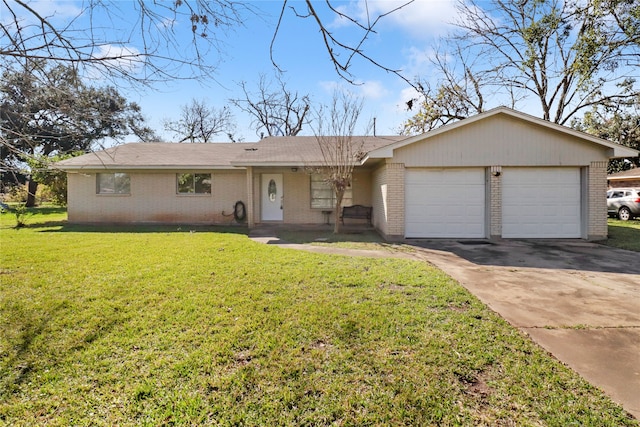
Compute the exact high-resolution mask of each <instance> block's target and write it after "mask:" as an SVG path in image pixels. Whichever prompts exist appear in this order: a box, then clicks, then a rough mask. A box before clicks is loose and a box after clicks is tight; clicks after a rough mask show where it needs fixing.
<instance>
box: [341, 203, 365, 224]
mask: <svg viewBox="0 0 640 427" xmlns="http://www.w3.org/2000/svg"><path fill="white" fill-rule="evenodd" d="M372 211H373V208H372V207H371V206H362V205H354V206H344V207H343V208H342V215H340V221H342V223H343V224H344V219H345V218H351V219H366V220H367V223H368V224H369V225H371V212H372Z"/></svg>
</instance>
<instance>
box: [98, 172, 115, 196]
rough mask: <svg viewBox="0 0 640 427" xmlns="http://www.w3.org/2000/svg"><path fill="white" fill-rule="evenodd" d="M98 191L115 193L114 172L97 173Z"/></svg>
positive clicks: (100, 192)
mask: <svg viewBox="0 0 640 427" xmlns="http://www.w3.org/2000/svg"><path fill="white" fill-rule="evenodd" d="M96 182H97V185H98V188H97V191H98V193H99V194H113V193H115V189H116V185H115V174H112V173H99V174H98V175H97V180H96Z"/></svg>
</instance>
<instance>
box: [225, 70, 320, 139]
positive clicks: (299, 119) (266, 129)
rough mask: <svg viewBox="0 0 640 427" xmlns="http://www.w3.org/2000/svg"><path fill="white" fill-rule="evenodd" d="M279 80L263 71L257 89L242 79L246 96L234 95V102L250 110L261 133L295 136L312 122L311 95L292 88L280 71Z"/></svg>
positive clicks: (255, 127) (247, 110)
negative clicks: (249, 86)
mask: <svg viewBox="0 0 640 427" xmlns="http://www.w3.org/2000/svg"><path fill="white" fill-rule="evenodd" d="M276 80H277V81H276V82H275V83H274V82H273V81H269V80H267V78H266V77H265V76H264V75H261V76H260V79H259V80H258V87H257V88H256V90H255V91H251V90H250V89H248V88H247V83H246V82H242V83H240V87H241V88H242V91H243V93H244V98H242V99H232V100H231V102H232V103H233V104H234V105H235V106H237V107H238V108H240V109H241V110H242V111H244V112H245V113H248V114H249V116H250V117H251V119H252V121H251V125H252V126H253V128H254V129H255V131H256V134H257V135H260V134H262V135H264V134H265V133H266V135H267V136H295V135H297V134H298V133H300V131H301V130H302V127H303V126H304V125H305V124H307V123H308V120H307V114H308V113H309V108H310V106H311V102H310V100H309V95H302V96H300V95H299V94H298V92H293V91H291V90H289V89H288V88H287V85H286V83H285V81H284V80H283V78H282V75H281V74H280V73H278V76H277V79H276ZM274 85H275V88H274V87H273V86H274Z"/></svg>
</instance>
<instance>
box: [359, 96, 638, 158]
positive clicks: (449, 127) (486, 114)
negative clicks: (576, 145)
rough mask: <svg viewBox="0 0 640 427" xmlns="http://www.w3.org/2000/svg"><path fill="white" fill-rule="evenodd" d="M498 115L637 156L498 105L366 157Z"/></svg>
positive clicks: (388, 155)
mask: <svg viewBox="0 0 640 427" xmlns="http://www.w3.org/2000/svg"><path fill="white" fill-rule="evenodd" d="M498 115H506V116H509V117H513V118H516V119H519V120H522V121H525V122H528V123H532V124H535V125H538V126H542V127H544V128H548V129H551V130H554V131H556V132H560V133H564V134H566V135H570V136H573V137H576V138H579V139H582V140H584V141H588V142H590V143H593V144H597V145H599V146H602V147H606V148H609V149H610V153H609V157H610V158H615V157H636V156H638V151H637V150H634V149H632V148H629V147H625V146H624V145H620V144H617V143H615V142H611V141H607V140H605V139H602V138H598V137H596V136H593V135H589V134H588V133H584V132H581V131H577V130H575V129H571V128H568V127H566V126H562V125H559V124H557V123H552V122H550V121H548V120H543V119H540V118H538V117H534V116H531V115H529V114H525V113H522V112H520V111H516V110H513V109H511V108H507V107H498V108H494V109H491V110H489V111H485V112H484V113H480V114H478V115H476V116H473V117H469V118H466V119H464V120H460V121H458V122H455V123H452V124H449V125H445V126H442V127H439V128H437V129H435V130H432V131H429V132H426V133H423V134H420V135H416V136H413V137H410V138H405V139H404V140H402V141H399V142H397V143H395V144H391V145H387V146H385V147H382V148H379V149H376V150H373V151H371V152H370V153H369V154H368V156H367V157H368V158H391V157H393V151H394V150H397V149H399V148H402V147H405V146H407V145H409V144H413V143H415V142H418V141H424V140H427V139H429V138H432V137H434V136H436V135H440V134H443V133H445V132H449V131H452V130H454V129H458V128H461V127H463V126H468V125H470V124H472V123H476V122H478V121H481V120H485V119H487V118H489V117H493V116H498Z"/></svg>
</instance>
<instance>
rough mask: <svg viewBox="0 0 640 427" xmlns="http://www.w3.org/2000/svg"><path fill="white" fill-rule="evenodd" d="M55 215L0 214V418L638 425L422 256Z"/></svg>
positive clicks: (13, 421)
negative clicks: (99, 224)
mask: <svg viewBox="0 0 640 427" xmlns="http://www.w3.org/2000/svg"><path fill="white" fill-rule="evenodd" d="M49 215H52V216H51V217H50V216H49ZM49 215H42V214H38V215H34V216H33V217H32V218H30V221H29V224H28V225H27V227H24V228H21V229H14V228H12V227H13V225H14V222H13V219H12V218H10V217H8V216H7V214H2V217H1V219H0V256H1V257H0V280H1V282H0V283H1V285H0V425H3V424H6V425H18V426H19V425H55V426H67V425H105V426H113V425H119V426H126V425H153V426H155V425H250V426H259V425H260V426H262V425H272V426H280V425H292V426H298V425H393V426H400V425H411V426H423V425H424V426H426V425H518V426H527V425H551V426H567V425H585V426H588V425H592V426H596V425H597V426H620V425H638V424H637V422H636V421H635V420H633V419H631V418H630V417H629V416H628V415H627V414H626V413H625V412H624V411H623V410H622V409H621V408H620V407H619V406H617V405H615V404H614V403H613V402H612V401H611V400H610V399H608V398H607V397H606V396H604V394H603V393H601V392H600V391H599V390H597V389H595V388H593V387H591V386H590V385H589V384H587V383H586V382H585V381H584V380H583V379H581V378H580V377H579V376H578V375H576V374H575V373H573V372H572V371H571V370H569V369H568V368H566V367H565V366H563V365H562V364H560V363H559V362H557V361H556V360H555V359H553V358H551V357H550V356H549V355H548V354H547V353H546V352H545V351H543V350H541V349H540V348H539V347H537V346H536V345H534V344H533V343H532V342H531V341H529V340H528V339H527V338H526V337H525V336H523V335H522V334H520V333H519V332H518V331H517V330H516V329H514V328H512V327H510V326H509V325H508V324H506V322H504V321H503V320H501V319H500V318H499V317H497V316H496V315H495V314H494V313H493V312H491V311H490V310H488V309H487V308H486V307H485V306H483V305H482V304H481V303H480V302H479V301H478V300H477V299H476V298H474V297H473V296H471V295H470V294H469V293H468V292H467V291H466V290H464V289H463V288H462V287H461V286H460V285H458V284H457V283H456V282H454V281H453V280H452V279H450V278H449V277H448V276H446V275H444V274H443V273H442V272H440V271H439V270H437V269H434V268H432V267H430V266H428V265H427V264H425V263H420V262H416V261H407V260H397V259H365V258H348V257H342V256H331V255H320V254H313V253H306V252H300V251H294V250H287V249H281V248H278V247H273V246H270V245H261V244H258V243H254V242H252V241H250V240H249V239H248V238H247V237H246V235H245V234H244V233H238V232H235V233H234V232H233V231H234V230H230V231H231V232H224V233H223V232H215V231H211V230H206V229H205V230H202V229H195V230H194V229H180V230H178V228H177V227H173V228H172V227H162V228H157V229H155V230H154V229H149V228H145V229H144V230H141V231H143V232H136V231H135V227H130V228H128V229H111V230H108V229H99V228H98V229H96V228H81V227H69V226H66V225H64V223H62V222H60V221H61V218H60V217H59V216H56V215H59V213H55V212H54V213H50V214H49ZM225 231H229V230H225Z"/></svg>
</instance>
